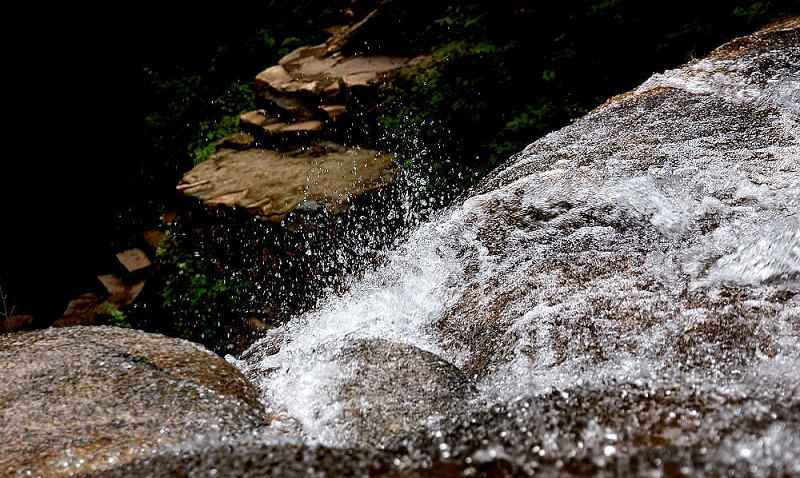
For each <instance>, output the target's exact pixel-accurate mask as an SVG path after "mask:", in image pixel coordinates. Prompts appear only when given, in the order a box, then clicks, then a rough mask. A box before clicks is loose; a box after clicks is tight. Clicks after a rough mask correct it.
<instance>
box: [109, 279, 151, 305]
mask: <svg viewBox="0 0 800 478" xmlns="http://www.w3.org/2000/svg"><path fill="white" fill-rule="evenodd" d="M97 280H99V281H100V283H101V284H102V285H103V288H105V290H106V291H107V292H108V294H109V297H108V302H111V303H112V304H115V305H119V306H125V305H130V304H132V303H133V301H135V300H136V298H137V297H139V294H141V293H142V290H143V289H144V284H145V282H146V281H145V280H144V279H143V280H140V281H138V282H135V283H133V284H128V283H127V282H125V281H124V280H123V279H122V278H121V277H119V276H117V275H114V274H103V275H100V276H97Z"/></svg>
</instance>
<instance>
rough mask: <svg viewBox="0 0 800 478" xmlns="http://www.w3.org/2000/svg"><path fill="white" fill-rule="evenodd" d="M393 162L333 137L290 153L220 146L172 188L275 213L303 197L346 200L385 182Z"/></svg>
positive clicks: (331, 202)
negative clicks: (242, 149)
mask: <svg viewBox="0 0 800 478" xmlns="http://www.w3.org/2000/svg"><path fill="white" fill-rule="evenodd" d="M394 162H395V156H394V155H393V154H384V153H380V152H378V151H373V150H369V149H361V148H355V147H346V146H341V145H337V144H333V143H325V144H324V145H317V147H316V148H311V149H307V150H304V151H301V152H294V153H280V152H278V151H273V150H268V149H251V150H246V151H232V150H229V151H225V150H223V151H220V152H219V153H217V154H216V155H215V156H213V157H211V158H209V159H208V160H206V161H203V162H202V163H200V164H198V165H197V166H195V167H194V169H192V170H191V171H189V172H188V173H186V174H185V175H184V176H183V181H182V183H181V184H179V185H178V190H180V191H182V192H183V193H184V194H186V195H189V196H194V197H196V198H198V199H200V200H201V201H203V202H205V203H206V204H208V205H210V206H229V207H232V206H237V207H242V208H246V209H247V210H248V211H250V212H252V213H254V214H257V215H259V216H265V217H280V216H281V215H285V214H288V213H290V212H292V211H294V210H295V209H297V207H298V206H300V205H301V204H304V203H306V204H307V203H310V202H316V203H319V204H328V205H331V206H333V205H342V204H346V203H347V202H349V201H350V200H351V199H352V198H353V197H356V196H359V195H361V194H363V193H364V192H365V191H369V190H374V189H376V188H379V187H381V186H383V185H385V184H387V183H391V182H393V181H394V173H395V170H394V167H393V166H394ZM329 209H330V208H329ZM334 209H335V208H334Z"/></svg>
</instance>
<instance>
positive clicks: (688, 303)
mask: <svg viewBox="0 0 800 478" xmlns="http://www.w3.org/2000/svg"><path fill="white" fill-rule="evenodd" d="M793 38H794V40H791V38H790V41H788V42H786V41H784V43H777V46H775V45H774V44H772V43H769V42H765V43H767V44H766V45H761V46H759V47H757V48H756V49H755V51H752V52H749V53H748V54H745V55H743V56H736V55H727V56H726V55H720V56H718V57H712V58H709V59H705V60H701V61H697V62H694V63H692V64H690V65H688V66H686V67H684V68H681V69H677V70H672V71H669V72H666V73H664V74H660V75H655V76H653V77H652V78H651V79H650V80H648V81H647V82H645V83H644V84H643V85H642V86H641V87H640V88H639V89H637V90H636V91H635V95H638V96H639V97H640V98H641V99H639V100H635V99H631V98H628V99H622V100H618V101H616V102H614V103H611V104H610V105H607V106H605V107H603V108H601V109H599V110H596V111H595V112H593V113H591V114H590V115H588V116H587V117H585V118H583V119H582V120H580V121H579V122H577V123H576V124H574V125H572V126H569V127H567V128H564V129H563V130H561V131H558V132H555V133H553V134H551V135H548V136H547V137H545V138H543V139H541V140H539V141H537V142H536V143H534V144H532V145H531V146H529V147H528V148H526V150H525V151H524V152H523V153H521V154H520V155H518V156H517V157H515V158H514V159H513V160H512V161H511V162H510V163H509V164H508V165H506V166H505V167H504V168H502V169H501V170H499V171H497V172H496V173H495V175H494V176H493V177H492V178H490V179H488V180H486V181H485V182H484V184H483V185H482V186H481V187H480V188H478V189H477V190H476V192H475V194H474V195H472V196H471V197H470V198H468V199H467V200H465V201H464V202H463V203H462V204H459V205H456V206H455V207H453V208H451V209H449V210H447V211H445V212H443V213H442V214H440V215H439V216H438V217H436V218H434V219H433V220H431V221H430V222H428V223H426V224H423V225H421V226H420V227H419V228H418V229H417V230H415V231H414V232H413V233H412V234H411V235H410V237H409V238H408V240H407V241H406V242H405V243H404V244H402V245H401V246H399V247H398V248H396V249H395V250H392V251H389V252H387V253H386V255H387V257H386V259H387V260H386V263H385V265H383V266H381V267H380V268H378V269H376V270H373V271H370V272H368V273H367V274H366V275H365V276H364V277H363V279H361V280H360V281H358V282H357V283H355V284H354V285H353V287H352V288H351V289H350V290H349V291H347V292H346V293H344V294H343V295H340V296H331V297H329V298H328V299H327V300H326V301H325V302H324V303H323V304H322V305H321V306H320V307H319V308H318V309H317V310H315V311H312V312H309V313H307V314H305V315H303V316H301V317H298V318H296V319H295V320H293V321H292V322H290V323H289V324H287V325H286V326H285V327H282V328H280V329H276V330H274V331H273V333H271V334H270V335H269V336H268V337H266V338H265V339H262V340H261V341H259V342H258V343H256V344H255V345H254V346H253V347H252V348H251V350H250V351H249V352H248V353H247V354H245V356H246V357H247V358H246V359H243V360H240V361H234V362H235V363H236V364H237V365H238V366H239V367H240V368H241V369H242V370H243V371H244V372H245V374H246V375H248V377H249V378H250V379H251V380H253V381H254V383H255V384H256V385H257V386H258V387H259V388H260V389H261V390H262V392H263V399H264V401H265V403H267V404H268V405H269V406H270V407H271V408H272V409H273V410H274V411H275V413H276V414H277V417H278V419H277V420H276V421H275V422H274V424H273V427H274V428H275V430H276V431H277V432H279V433H281V434H287V433H288V434H289V435H290V436H293V437H294V439H296V440H299V441H304V442H307V443H312V444H314V443H318V444H322V445H326V446H333V447H347V446H348V445H349V444H352V442H351V441H350V439H349V438H348V437H349V436H352V433H351V431H352V427H353V426H354V425H353V423H352V422H349V421H348V418H347V417H348V415H347V412H346V410H345V408H346V406H345V404H344V403H343V402H342V401H341V399H340V397H341V395H340V393H341V392H340V390H339V388H338V387H340V385H341V384H342V383H343V382H344V381H346V380H348V379H352V378H353V377H354V376H357V375H358V373H359V372H358V370H357V369H353V368H352V367H343V366H342V365H341V363H340V362H337V360H336V357H337V354H339V353H340V351H341V350H342V349H343V347H346V346H347V344H350V343H352V341H353V339H355V338H381V339H386V340H390V341H393V342H399V343H404V344H409V345H413V346H415V347H418V348H420V349H422V350H426V351H429V352H432V353H434V354H436V355H438V356H439V357H442V358H443V359H445V360H446V361H448V362H450V363H453V364H455V365H456V366H458V367H459V368H460V369H461V370H463V371H464V372H465V373H466V374H467V375H468V376H469V377H471V378H472V379H473V382H474V384H475V385H476V386H477V389H478V393H477V395H476V396H475V397H474V398H472V399H470V400H464V401H463V402H462V403H459V404H458V407H459V408H460V409H461V410H462V411H463V412H464V413H466V414H467V415H469V414H470V413H472V412H473V411H474V412H475V413H477V412H478V411H479V410H481V409H483V408H485V404H487V403H499V404H504V405H503V406H508V407H515V406H517V405H518V404H520V403H523V402H524V403H528V402H532V403H539V406H541V407H545V405H548V404H550V403H551V401H552V400H557V401H558V400H560V399H558V397H556V399H553V398H552V396H553V395H552V394H553V392H554V391H555V392H556V393H561V394H563V395H562V396H563V397H564V402H565V403H571V402H569V400H567V397H570V396H575V394H584V395H581V396H586V397H596V396H597V394H598V393H599V394H600V396H604V395H607V396H609V397H611V398H610V399H609V400H610V404H608V406H607V407H606V408H603V407H601V408H600V409H599V410H600V411H599V412H598V411H597V410H595V412H593V413H596V414H597V415H588V416H587V417H586V418H587V419H588V420H589V423H588V425H586V427H585V429H584V430H583V432H582V435H581V438H580V440H579V441H577V442H576V441H575V439H574V437H573V438H571V440H573V441H572V442H570V443H571V444H570V445H565V443H564V442H563V437H562V438H558V437H557V436H558V434H559V430H558V429H556V430H555V431H554V430H550V429H547V428H546V427H545V428H544V429H545V431H546V433H545V432H542V434H540V435H539V436H536V435H535V434H534V435H533V438H531V437H530V433H529V431H526V432H520V431H519V430H517V431H516V432H515V431H513V430H512V431H510V432H509V431H508V429H507V428H505V425H496V426H494V425H491V424H489V425H487V426H486V430H484V431H482V432H481V433H483V434H484V435H481V436H485V437H486V436H488V437H489V438H488V440H489V442H495V440H496V443H500V442H503V443H506V445H505V446H506V451H503V452H502V453H501V454H502V455H503V456H506V458H507V459H508V460H510V461H515V462H519V463H522V465H520V466H523V467H524V463H527V462H528V461H530V460H531V456H533V457H539V456H542V457H543V456H545V455H544V453H545V451H546V452H547V453H550V454H553V455H555V456H557V457H561V458H563V459H564V460H566V459H567V457H568V456H574V455H568V452H569V451H570V450H572V451H575V450H578V449H581V450H582V449H584V447H585V448H586V449H587V450H588V449H591V448H592V447H595V448H596V450H597V451H595V452H594V453H591V452H587V453H588V455H589V456H590V457H592V458H591V459H592V460H593V461H592V463H594V464H595V465H598V463H600V464H603V463H606V461H604V460H609V459H611V458H613V457H614V456H618V455H620V454H625V453H624V452H623V451H622V450H627V453H630V454H633V453H634V452H635V451H636V450H637V449H638V450H640V451H641V448H637V446H641V447H644V448H647V446H646V445H634V444H633V441H631V440H632V437H636V436H638V435H637V433H645V434H646V433H647V430H645V426H644V425H643V424H644V423H650V422H652V423H655V424H661V423H662V422H663V423H671V422H670V420H673V419H674V420H677V421H676V422H675V423H676V424H675V425H674V426H673V425H670V426H667V425H658V427H662V428H663V430H662V431H660V432H658V433H661V435H659V436H661V437H662V438H663V437H666V438H664V439H665V440H667V442H669V443H671V444H672V446H677V447H678V448H679V449H684V448H685V449H687V450H698V449H701V448H702V450H704V452H703V453H707V455H708V457H707V459H706V461H708V462H712V463H716V464H720V463H728V464H730V463H738V462H739V461H742V460H743V461H744V462H747V463H755V464H757V465H758V466H765V467H769V466H773V465H774V466H778V469H783V470H786V471H791V472H795V473H800V468H798V466H800V465H798V463H800V461H799V460H798V458H800V451H798V450H800V432H799V431H798V428H795V427H796V426H797V423H798V417H797V416H792V413H794V412H792V410H794V411H795V412H796V410H798V408H797V407H798V403H800V341H798V336H799V335H800V146H799V145H800V141H798V138H800V109H798V105H800V51H798V50H799V49H800V46H799V45H798V44H797V42H796V38H797V35H795V36H794V37H793ZM770 41H772V40H770ZM620 390H622V391H623V395H622V396H621V397H620V396H619V395H618V392H619V391H620ZM627 390H631V392H630V393H636V394H638V393H643V394H644V395H642V397H645V398H641V397H640V398H641V400H645V401H647V400H656V398H657V397H660V398H658V399H657V400H656V401H655V402H654V403H656V404H657V405H655V406H654V407H655V408H654V409H647V410H640V411H639V412H630V413H627V412H625V408H624V407H625V406H627V405H625V404H626V403H628V402H625V400H626V398H625V397H626V394H627V393H628V392H627ZM642 390H644V392H642ZM399 393H402V391H400V392H399ZM637 396H638V395H637ZM675 397H682V398H680V399H678V398H675ZM687 397H688V398H687ZM692 397H694V398H692ZM673 399H674V402H673V401H672V400H673ZM587 400H588V399H587ZM641 400H640V401H638V402H636V403H637V404H641ZM548 406H549V405H548ZM570 406H576V407H577V405H570ZM598 406H599V405H598ZM637 406H638V405H637ZM482 407H483V408H482ZM524 409H525V410H528V407H524ZM581 410H582V409H581V408H575V410H574V411H575V413H576V414H580V413H582V412H581ZM400 412H402V410H400ZM515 413H516V415H515V416H516V417H517V418H519V419H520V420H523V417H527V418H524V420H533V418H530V417H529V416H528V415H527V411H526V412H525V413H523V412H520V411H518V412H515ZM626 413H627V414H626ZM637 413H639V415H637ZM659 414H663V415H664V416H665V417H667V418H663V417H661V418H653V417H655V416H656V415H658V416H659V417H660V416H661V415H659ZM795 415H796V413H795ZM509 416H511V412H509ZM631 417H633V418H631ZM676 417H677V418H676ZM747 417H749V419H752V420H756V421H757V422H758V423H762V424H763V423H766V426H764V427H760V428H759V427H756V426H752V425H746V424H744V423H745V418H747ZM753 417H756V418H753ZM764 417H766V418H764ZM447 418H448V417H447V416H444V417H432V419H431V420H429V421H428V422H426V423H421V424H420V425H419V430H420V433H422V434H423V435H425V434H427V435H429V436H431V437H438V438H441V437H442V430H445V429H446V425H445V422H446V421H447V420H446V419H447ZM631 419H633V422H630V420H631ZM498 420H499V419H498ZM524 420H523V421H524ZM648 420H649V421H648ZM663 420H666V421H665V422H664V421H663ZM601 422H602V423H603V425H602V426H601V424H600V423H601ZM519 423H522V421H519ZM526 423H528V425H526V426H527V427H528V428H529V429H530V430H532V429H533V428H534V427H533V425H535V424H536V423H538V422H536V423H534V422H526ZM610 423H617V424H618V425H619V427H620V428H619V429H613V430H612V429H611V428H608V427H609V426H610V425H609V424H610ZM653 426H656V425H653ZM542 427H544V425H542ZM658 427H656V428H658ZM670 427H672V428H670ZM639 428H641V430H639ZM548 430H549V431H548ZM642 430H644V431H642ZM658 430H661V428H658ZM670 430H672V431H670ZM437 432H438V435H437ZM348 433H350V435H348ZM444 433H445V435H444V436H445V438H446V437H447V433H448V432H446V431H445V432H444ZM495 433H497V435H496V436H495V435H494V434H495ZM501 433H506V434H505V435H501ZM509 433H511V436H509V435H508V434H509ZM515 433H516V434H517V435H514V434H515ZM548 433H549V434H548ZM652 433H656V432H655V431H653V432H652ZM554 434H555V435H554ZM662 435H663V436H662ZM476 436H477V435H476ZM648 436H650V435H648ZM464 437H467V435H464ZM464 437H462V436H461V435H459V434H458V433H456V432H452V433H451V434H450V437H449V441H450V443H451V444H453V443H454V442H455V444H456V445H457V444H458V443H459V442H462V443H464V449H465V450H466V452H465V453H467V455H468V456H472V457H474V458H475V459H476V460H479V459H481V457H483V455H482V454H481V453H483V454H486V453H489V452H490V451H491V450H494V451H495V452H494V453H495V455H494V456H495V457H496V456H497V450H498V448H497V446H499V445H491V443H490V445H491V446H489V445H487V446H485V447H483V448H480V449H474V447H473V445H468V444H467V442H469V443H472V442H471V441H470V439H471V437H472V435H469V437H467V438H464ZM548 437H549V438H548ZM620 437H622V438H620ZM485 439H486V438H484V440H485ZM531 440H533V441H531ZM560 440H561V441H560ZM619 440H621V442H618V441H619ZM626 440H628V441H626ZM573 442H574V443H573ZM509 443H510V445H509ZM531 443H537V448H538V451H531V448H530V446H529V445H531ZM577 443H580V446H578V445H577ZM573 445H574V446H573ZM446 446H447V448H441V446H440V450H444V452H443V453H444V454H443V455H442V456H443V457H445V458H446V457H448V456H450V455H449V453H450V452H449V451H448V450H450V446H451V445H446ZM471 447H472V448H471ZM509 447H510V448H509ZM681 447H684V448H681ZM655 449H658V447H656V448H655ZM487 450H488V451H487ZM499 450H501V451H502V450H503V448H502V446H501V447H500V448H499ZM540 452H541V453H540ZM469 453H472V454H471V455H469ZM676 453H677V452H676ZM598 460H599V461H598ZM598 466H599V465H598ZM751 471H752V470H751Z"/></svg>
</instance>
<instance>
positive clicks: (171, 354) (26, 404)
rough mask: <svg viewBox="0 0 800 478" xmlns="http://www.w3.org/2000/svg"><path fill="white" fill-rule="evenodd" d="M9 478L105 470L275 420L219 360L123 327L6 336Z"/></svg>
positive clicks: (3, 433)
mask: <svg viewBox="0 0 800 478" xmlns="http://www.w3.org/2000/svg"><path fill="white" fill-rule="evenodd" d="M0 383H2V384H3V385H2V387H0V403H2V404H3V406H2V407H0V438H2V439H0V474H2V475H3V476H15V475H17V474H19V475H22V476H25V475H26V474H27V473H28V472H30V474H31V475H32V476H71V475H74V474H76V473H80V472H94V473H98V472H101V471H102V470H104V469H107V468H111V467H115V466H119V465H121V464H124V463H127V462H129V461H131V460H133V459H137V458H142V457H147V456H151V455H154V454H157V453H163V452H165V451H168V450H172V449H176V448H177V447H179V446H181V445H183V444H185V443H188V442H191V441H192V440H202V441H204V442H209V441H210V442H214V441H215V440H217V439H219V440H222V439H225V438H226V437H232V436H236V435H239V434H242V433H247V432H249V431H252V430H254V429H256V428H257V427H258V426H260V425H262V424H265V423H267V422H268V421H269V418H268V416H267V415H266V413H265V412H264V410H263V408H262V406H261V405H260V403H259V402H258V400H257V393H256V391H255V390H254V389H253V388H252V386H251V385H250V384H248V383H247V381H246V380H245V379H244V378H243V377H242V376H241V374H240V373H239V372H238V371H237V370H236V369H234V368H233V367H232V366H231V365H229V364H228V363H227V362H225V360H223V359H222V358H220V357H219V356H217V355H215V354H213V353H211V352H209V351H207V350H205V349H203V348H201V347H199V346H197V345H194V344H192V343H190V342H186V341H183V340H178V339H172V338H167V337H164V336H161V335H156V334H147V333H144V332H141V331H137V330H132V329H120V328H115V327H69V328H61V329H46V330H43V331H36V332H26V333H16V334H9V335H3V336H2V337H0Z"/></svg>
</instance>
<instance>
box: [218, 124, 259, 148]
mask: <svg viewBox="0 0 800 478" xmlns="http://www.w3.org/2000/svg"><path fill="white" fill-rule="evenodd" d="M242 121H244V120H242ZM254 143H255V138H254V137H253V135H251V134H247V133H234V134H232V135H230V136H226V137H224V138H222V139H221V140H219V141H217V145H216V146H217V150H220V149H235V150H236V151H242V150H245V149H250V148H252V147H253V145H254Z"/></svg>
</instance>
